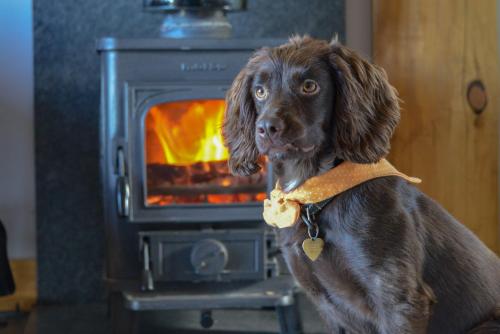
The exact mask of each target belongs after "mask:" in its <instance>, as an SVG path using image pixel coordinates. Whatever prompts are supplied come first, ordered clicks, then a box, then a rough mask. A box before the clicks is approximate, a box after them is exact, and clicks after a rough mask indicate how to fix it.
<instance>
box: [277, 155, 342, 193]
mask: <svg viewBox="0 0 500 334" xmlns="http://www.w3.org/2000/svg"><path fill="white" fill-rule="evenodd" d="M272 165H273V173H274V175H275V177H276V179H277V180H278V182H279V184H280V185H281V188H282V189H283V190H284V191H285V192H289V191H292V190H294V189H295V188H297V187H299V186H300V185H301V184H302V183H304V182H305V181H306V180H307V179H309V178H311V177H313V176H316V175H319V174H322V173H324V172H326V171H327V170H330V169H331V168H333V167H334V166H335V157H334V156H333V155H324V156H323V157H322V158H318V157H312V158H307V159H293V160H292V159H290V160H286V161H278V162H273V164H272Z"/></svg>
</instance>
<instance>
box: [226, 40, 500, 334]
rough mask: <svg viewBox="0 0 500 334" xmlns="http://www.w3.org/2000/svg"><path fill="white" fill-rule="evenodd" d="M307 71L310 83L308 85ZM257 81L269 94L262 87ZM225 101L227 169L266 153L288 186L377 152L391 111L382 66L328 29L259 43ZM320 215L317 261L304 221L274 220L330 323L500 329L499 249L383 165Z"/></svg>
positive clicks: (372, 329) (374, 157)
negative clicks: (281, 224)
mask: <svg viewBox="0 0 500 334" xmlns="http://www.w3.org/2000/svg"><path fill="white" fill-rule="evenodd" d="M306 80H309V81H310V80H313V82H315V83H316V84H317V85H316V86H312V87H313V88H317V89H316V90H314V91H313V93H310V92H309V91H310V90H312V88H310V90H309V91H308V90H304V88H303V87H304V84H305V81H306ZM256 89H260V90H262V92H266V93H268V94H267V95H266V94H264V93H262V96H265V98H261V99H258V98H256V95H255V94H256V93H255V92H256ZM264 89H265V90H264ZM226 101H227V109H226V114H225V121H224V126H223V134H224V137H225V142H226V145H227V147H228V148H229V152H230V161H229V166H230V169H231V171H232V172H233V173H235V174H238V175H249V174H252V173H255V172H257V171H258V170H259V168H260V167H261V166H259V157H260V156H262V155H267V156H268V158H269V161H270V162H271V163H272V165H273V172H274V173H275V174H276V177H277V178H278V180H279V182H280V184H281V185H283V186H284V188H285V190H287V191H288V190H291V189H294V188H295V187H297V186H299V185H300V184H301V183H302V182H304V181H305V180H306V179H308V178H310V177H312V176H314V175H318V174H320V173H322V172H323V171H325V170H328V169H329V168H332V167H333V166H334V161H339V160H344V161H352V162H357V163H372V162H376V161H378V160H380V159H381V158H383V157H384V156H385V155H386V154H387V153H388V151H389V147H390V138H391V136H392V133H393V131H394V128H395V127H396V125H397V123H398V120H399V105H398V97H397V95H396V91H395V89H394V88H393V87H392V86H390V84H389V83H388V81H387V77H386V74H385V72H384V71H383V70H382V69H381V68H379V67H377V66H375V65H372V64H370V63H368V62H367V61H365V60H363V59H362V58H361V57H359V56H358V55H357V54H356V53H355V52H353V51H352V50H349V49H348V48H346V47H344V46H342V45H341V44H340V43H338V42H336V41H333V42H332V43H328V42H325V41H319V40H315V39H312V38H309V37H294V38H292V39H291V40H290V41H289V43H287V44H285V45H282V46H280V47H277V48H264V49H261V50H259V51H257V52H256V53H255V54H254V55H253V56H252V57H251V59H250V60H249V62H248V64H247V65H246V66H245V68H243V69H242V70H241V72H240V73H239V74H238V76H237V77H236V79H235V81H234V83H233V85H232V87H231V89H230V90H229V92H228V94H227V99H226ZM266 122H268V123H266ZM269 122H270V123H269ZM271 123H272V128H271V130H272V131H271V130H269V131H267V130H266V129H269V128H266V127H265V124H271ZM263 124H264V125H263ZM318 223H319V226H320V229H321V237H322V238H323V239H324V240H325V242H326V244H325V249H324V251H323V253H322V254H321V256H320V257H319V259H318V260H316V261H315V262H311V261H309V260H308V259H307V258H306V257H305V256H304V254H303V251H302V249H301V246H300V245H301V243H302V241H303V240H304V238H305V237H306V235H307V232H306V229H305V227H304V226H303V224H295V225H294V226H293V227H290V228H286V229H281V230H279V231H277V232H278V238H279V241H280V245H281V248H282V252H283V255H284V258H285V260H286V262H287V264H288V266H289V268H290V270H291V272H292V273H293V274H294V275H295V277H296V278H297V280H298V281H299V283H300V284H301V285H302V286H303V287H304V289H305V290H306V291H307V293H308V294H309V296H310V297H311V299H312V300H313V301H314V302H315V304H316V305H317V307H318V310H319V312H320V313H321V314H322V316H323V318H324V319H325V322H326V323H327V326H328V327H329V328H330V330H331V331H332V332H333V331H336V330H337V329H338V328H339V326H341V327H343V328H345V329H346V330H347V332H348V333H391V334H393V333H436V334H437V333H439V334H447V333H449V334H452V333H453V334H456V333H466V332H467V331H471V332H470V333H476V334H477V333H499V332H500V320H499V318H498V316H499V314H498V310H497V311H495V307H497V306H498V305H499V304H500V260H499V259H498V257H497V256H496V255H495V254H494V253H492V252H491V251H490V250H488V249H487V247H486V246H485V245H484V244H482V243H481V242H480V241H479V240H478V239H477V238H476V237H475V236H474V235H473V233H472V232H470V231H469V230H467V229H466V228H465V227H464V226H463V225H462V224H460V223H458V222H457V221H456V220H455V219H454V218H453V217H451V216H450V215H449V214H448V213H447V212H446V211H445V210H444V209H443V208H442V207H441V206H439V204H437V203H435V202H434V201H433V200H432V199H430V198H428V197H427V196H426V195H424V194H423V193H421V192H420V191H419V190H418V189H417V188H416V187H414V186H412V185H411V184H408V183H407V182H406V181H404V180H402V179H400V178H397V177H384V178H378V179H374V180H371V181H368V182H365V183H363V184H361V185H359V186H357V187H355V188H353V189H351V190H348V191H346V192H344V193H342V194H340V195H338V196H337V197H335V198H334V199H333V201H332V202H331V203H330V204H329V205H328V206H327V207H326V208H325V209H324V210H323V211H322V213H321V216H320V217H319V220H318Z"/></svg>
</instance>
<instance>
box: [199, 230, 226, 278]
mask: <svg viewBox="0 0 500 334" xmlns="http://www.w3.org/2000/svg"><path fill="white" fill-rule="evenodd" d="M227 259H228V253H227V248H226V246H224V244H223V243H222V242H220V241H218V240H215V239H204V240H200V241H198V242H197V243H196V244H195V245H194V246H193V249H192V250H191V265H192V266H193V268H194V271H195V272H196V273H197V274H198V275H205V276H209V275H210V276H211V275H218V274H221V273H222V272H223V271H224V268H225V267H226V264H227Z"/></svg>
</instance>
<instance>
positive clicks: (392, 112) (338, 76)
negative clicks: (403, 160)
mask: <svg viewBox="0 0 500 334" xmlns="http://www.w3.org/2000/svg"><path fill="white" fill-rule="evenodd" d="M330 48H331V50H330V53H329V56H328V57H329V63H330V65H331V67H332V69H333V76H334V81H335V82H334V89H335V91H336V95H335V105H334V110H333V112H334V117H333V119H332V128H333V135H334V138H333V145H334V147H335V151H336V154H337V157H338V158H341V159H343V160H348V161H352V162H357V163H374V162H377V161H378V160H380V159H381V158H383V157H384V156H385V155H387V153H388V152H389V148H390V139H391V137H392V133H393V131H394V128H395V127H396V125H397V123H398V121H399V103H398V97H397V95H396V90H395V89H394V88H393V87H392V86H391V85H390V84H389V82H388V80H387V75H386V73H385V71H384V70H383V69H382V68H380V67H378V66H376V65H372V64H370V63H368V62H367V61H365V60H363V59H362V58H361V57H360V56H358V55H357V54H356V53H355V52H354V51H352V50H350V49H348V48H346V47H344V46H342V45H340V44H339V43H338V42H337V41H333V42H332V43H331V44H330Z"/></svg>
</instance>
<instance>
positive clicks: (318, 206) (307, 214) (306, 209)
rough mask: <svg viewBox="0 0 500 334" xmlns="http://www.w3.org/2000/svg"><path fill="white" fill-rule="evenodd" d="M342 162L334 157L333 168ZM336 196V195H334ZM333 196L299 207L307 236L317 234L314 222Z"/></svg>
mask: <svg viewBox="0 0 500 334" xmlns="http://www.w3.org/2000/svg"><path fill="white" fill-rule="evenodd" d="M342 162H343V160H341V159H338V158H336V159H335V160H334V162H333V167H332V169H333V168H335V167H337V166H338V165H340V164H341V163H342ZM335 196H336V195H335ZM335 196H332V197H328V198H327V199H324V200H322V201H321V202H317V203H310V204H303V205H301V207H300V216H301V217H302V221H303V222H304V224H306V226H307V232H308V233H309V237H310V238H311V239H316V238H317V237H318V234H319V227H318V224H317V223H316V220H317V218H318V216H319V215H320V213H321V211H322V210H323V209H324V208H325V207H326V206H327V205H328V204H330V202H331V201H332V200H333V199H334V198H335Z"/></svg>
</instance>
